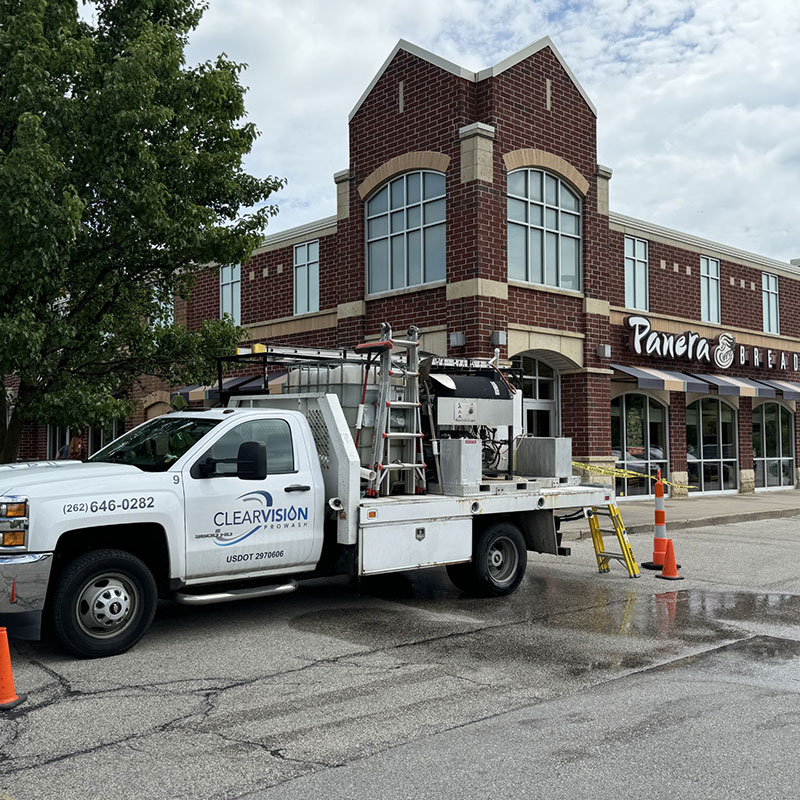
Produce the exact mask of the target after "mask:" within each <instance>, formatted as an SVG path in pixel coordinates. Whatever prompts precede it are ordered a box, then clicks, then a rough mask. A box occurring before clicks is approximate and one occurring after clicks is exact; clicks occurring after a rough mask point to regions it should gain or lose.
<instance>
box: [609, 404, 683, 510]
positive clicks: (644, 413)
mask: <svg viewBox="0 0 800 800" xmlns="http://www.w3.org/2000/svg"><path fill="white" fill-rule="evenodd" d="M611 452H612V453H613V455H614V457H615V458H616V461H617V464H616V466H617V469H624V470H629V471H630V472H639V473H641V475H642V477H641V478H636V477H627V478H617V479H616V486H615V491H616V493H617V494H618V495H620V496H621V497H628V496H629V495H649V494H653V492H654V491H655V489H654V482H653V481H651V480H650V479H648V478H646V477H645V476H646V475H655V474H656V472H657V470H659V469H660V470H661V477H662V478H664V479H666V478H667V477H668V475H667V470H668V467H669V460H668V457H667V408H666V406H664V405H662V404H661V403H659V402H658V401H657V400H654V399H653V398H652V397H648V396H647V395H643V394H624V395H621V396H620V397H615V398H614V399H613V400H612V401H611Z"/></svg>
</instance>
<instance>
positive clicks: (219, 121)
mask: <svg viewBox="0 0 800 800" xmlns="http://www.w3.org/2000/svg"><path fill="white" fill-rule="evenodd" d="M94 10H95V17H94V19H96V22H92V23H88V22H86V21H84V20H82V19H81V18H80V16H79V14H78V6H77V2H76V0H0V300H1V301H2V302H0V378H2V381H3V385H2V386H0V461H2V462H6V461H11V460H13V459H14V458H15V457H16V454H17V451H18V445H19V440H20V435H21V431H22V425H23V423H24V422H25V421H28V420H30V421H42V422H44V421H46V422H54V423H57V424H62V425H82V424H94V423H97V422H103V421H108V420H109V419H111V418H113V417H115V416H116V417H119V416H120V415H123V414H124V413H126V411H128V410H129V408H130V406H129V403H128V401H127V400H126V399H125V393H126V390H127V389H128V387H130V386H131V385H132V384H134V383H135V381H136V379H137V377H138V376H140V375H142V374H147V375H156V376H158V377H160V378H162V379H164V380H166V381H168V382H170V383H177V382H187V383H189V382H198V381H201V380H207V379H209V378H210V376H211V374H213V371H212V367H213V361H214V358H215V356H216V355H218V354H219V353H221V352H231V350H232V348H233V347H234V346H235V343H236V342H237V340H238V337H239V333H240V332H239V331H238V329H236V328H235V326H234V325H233V323H232V322H231V321H229V320H224V321H221V320H213V321H208V322H206V323H205V325H204V326H203V328H202V329H201V330H200V331H196V332H189V331H187V330H186V328H185V327H182V326H180V325H175V324H173V323H172V322H171V319H170V315H169V314H168V313H166V312H165V309H167V308H168V307H170V306H171V304H172V301H173V298H174V297H175V296H181V297H185V296H187V293H188V292H189V291H190V289H191V285H192V281H193V279H194V278H195V277H196V276H197V274H198V272H199V271H200V270H203V269H207V268H208V265H210V264H229V263H239V262H242V261H244V260H246V259H247V258H248V256H249V254H250V253H251V252H252V250H253V248H254V247H255V246H256V245H257V244H258V243H259V241H260V239H261V237H262V235H263V231H264V229H265V227H266V223H267V220H268V218H269V217H270V216H271V215H273V214H275V213H276V209H275V207H274V206H271V205H266V204H265V203H264V201H266V199H267V198H268V197H269V195H270V194H271V193H272V192H274V191H275V190H276V189H278V188H280V187H281V186H282V185H283V181H282V180H280V179H277V178H274V177H267V178H255V177H253V176H251V175H249V174H247V173H246V172H245V170H244V169H243V165H242V159H243V157H244V156H245V155H246V154H247V153H248V152H249V151H250V149H251V147H252V145H253V142H254V140H255V138H256V136H257V131H256V129H255V127H254V126H253V125H252V124H251V123H249V122H247V121H246V119H245V106H244V93H245V89H244V87H243V86H242V85H241V83H240V75H241V71H242V67H243V65H240V64H236V63H234V62H232V61H230V60H229V59H228V58H227V57H226V56H225V55H221V56H219V57H218V58H217V59H216V61H214V62H213V63H212V62H206V63H202V64H199V65H197V66H188V65H187V64H186V60H185V55H184V50H185V47H186V44H187V42H188V37H189V35H190V33H191V32H192V31H193V30H194V29H195V28H196V26H197V24H198V22H199V21H200V18H201V16H202V14H203V11H204V10H205V4H204V3H202V2H197V0H97V2H95V4H94ZM243 209H246V210H247V209H249V210H248V211H247V212H246V213H243ZM9 402H10V403H12V405H13V412H12V414H11V417H10V422H9V423H8V424H6V418H7V413H6V411H7V404H8V403H9Z"/></svg>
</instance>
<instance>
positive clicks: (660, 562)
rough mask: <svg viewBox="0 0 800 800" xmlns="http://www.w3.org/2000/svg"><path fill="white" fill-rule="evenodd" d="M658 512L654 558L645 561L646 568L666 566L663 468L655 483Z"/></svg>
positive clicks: (654, 539) (655, 525) (654, 528)
mask: <svg viewBox="0 0 800 800" xmlns="http://www.w3.org/2000/svg"><path fill="white" fill-rule="evenodd" d="M655 494H656V498H655V500H656V513H655V520H654V524H653V560H652V561H645V562H644V563H643V564H642V566H643V567H644V568H645V569H661V568H662V567H663V566H664V553H665V551H666V549H667V511H666V505H665V504H664V483H663V482H662V480H661V470H658V480H657V481H656V485H655Z"/></svg>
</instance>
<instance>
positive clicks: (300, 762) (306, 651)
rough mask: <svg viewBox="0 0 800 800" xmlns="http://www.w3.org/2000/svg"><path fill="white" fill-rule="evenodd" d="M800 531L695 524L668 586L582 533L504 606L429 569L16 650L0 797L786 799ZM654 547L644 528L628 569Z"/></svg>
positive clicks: (325, 585)
mask: <svg viewBox="0 0 800 800" xmlns="http://www.w3.org/2000/svg"><path fill="white" fill-rule="evenodd" d="M799 524H800V520H798V519H786V520H774V521H771V522H770V523H769V524H768V525H765V524H763V523H757V522H752V523H746V524H741V525H736V526H729V527H728V528H720V527H714V528H697V529H693V530H691V531H686V532H685V533H684V534H683V535H682V536H680V537H679V536H676V547H677V549H678V554H679V560H680V561H681V562H682V564H683V569H682V573H683V574H684V575H685V576H686V580H683V581H679V582H666V581H659V580H657V579H655V577H654V576H653V574H652V573H645V574H644V575H643V576H642V577H641V578H639V579H637V580H631V579H629V578H628V577H627V576H626V574H625V572H624V570H622V569H621V567H620V566H619V565H616V564H615V565H612V572H611V573H610V574H609V575H604V576H601V575H598V574H597V572H596V567H595V566H594V556H593V553H592V551H591V544H590V543H589V542H586V541H579V542H573V543H572V546H573V548H574V555H573V557H572V558H570V559H556V558H551V557H542V556H536V555H532V556H531V559H530V563H529V572H528V575H527V576H526V579H525V582H524V583H523V586H522V587H521V588H520V590H519V591H518V592H516V593H515V594H514V595H512V596H511V597H508V598H500V599H495V600H477V599H470V598H466V597H463V596H462V595H460V593H459V592H458V591H457V590H455V589H454V588H453V587H452V586H451V585H450V584H449V582H448V581H447V578H446V575H445V574H444V571H443V570H430V571H425V572H419V573H410V574H406V575H401V576H391V577H386V578H383V579H378V578H373V579H370V580H368V581H363V582H361V583H360V584H358V585H353V584H351V583H350V582H349V581H347V580H344V579H334V580H329V581H315V582H312V583H309V584H306V585H305V586H303V587H302V588H301V590H300V591H298V592H297V593H296V594H294V595H288V596H284V597H277V598H272V599H264V600H255V601H249V602H243V603H238V604H231V605H225V606H216V607H215V606H209V607H205V608H202V607H201V608H190V607H181V606H174V605H169V604H163V605H162V606H160V608H159V612H158V614H157V617H156V621H155V624H154V628H153V631H152V632H151V634H150V635H149V636H148V637H147V638H145V639H144V640H143V641H142V642H141V643H140V644H139V645H138V646H137V647H136V648H135V649H134V650H132V651H131V652H129V653H126V654H124V655H122V656H118V657H115V658H110V659H102V660H99V661H75V660H72V659H70V658H67V657H65V656H63V655H61V654H60V653H59V652H57V651H55V650H54V649H53V648H52V647H51V646H50V645H49V644H48V643H46V642H43V643H23V642H19V643H14V645H13V648H12V657H13V663H14V677H15V681H16V685H17V689H18V690H19V691H27V692H28V693H29V694H30V699H29V700H28V701H27V702H26V703H25V704H24V705H22V706H20V707H19V708H18V709H17V710H15V711H13V712H6V713H4V714H2V716H0V789H2V790H4V791H5V792H6V793H7V794H8V795H10V796H11V797H13V798H16V800H36V799H37V798H42V799H44V798H47V799H48V800H49V799H50V798H59V800H62V799H63V800H70V799H71V798H85V797H88V796H91V795H100V796H117V797H120V798H128V797H131V798H133V797H136V798H162V797H163V798H218V799H219V800H222V798H226V799H227V798H231V799H233V798H240V797H242V798H244V797H248V798H256V797H259V798H261V797H263V798H272V797H276V798H277V797H281V798H291V797H298V798H300V797H313V796H330V797H359V798H360V797H364V798H367V797H370V798H371V797H376V796H378V795H381V796H383V797H387V798H393V797H397V798H400V797H420V796H424V797H439V796H441V797H454V796H459V797H462V796H463V797H476V798H477V797H481V798H485V797H490V796H492V797H495V796H503V795H512V794H513V795H514V796H529V797H540V796H541V797H544V796H547V797H548V798H549V797H573V798H574V797H577V796H582V795H583V794H586V792H587V789H589V788H591V789H592V794H593V796H596V797H604V796H608V797H619V796H620V789H621V788H623V787H624V788H625V792H624V794H625V796H626V797H638V796H641V797H662V796H663V797H667V796H670V797H675V796H693V797H727V796H731V797H734V796H735V797H745V796H746V797H748V799H749V800H752V799H753V798H757V797H777V796H787V797H788V796H793V795H794V794H795V793H796V791H795V787H796V786H798V785H800V774H798V767H797V766H795V764H796V762H797V759H796V757H794V756H792V757H791V758H789V757H788V753H789V751H790V749H791V748H793V752H795V753H796V751H797V749H798V747H800V535H798V525H799ZM648 546H649V542H648V540H647V538H646V537H635V538H634V547H635V548H636V551H637V557H638V558H639V560H641V561H644V560H647V558H648V556H649V554H648V553H647V547H648ZM784 753H786V755H787V760H786V761H785V762H784V761H783V760H782V755H783V754H784ZM745 766H746V769H745V768H744V767H745ZM270 787H273V788H270ZM532 787H536V789H535V790H534V789H532ZM668 789H671V790H670V791H668ZM606 790H607V791H608V794H607V795H606V794H604V792H605V791H606ZM717 790H718V791H717ZM2 797H3V793H2V791H0V798H2Z"/></svg>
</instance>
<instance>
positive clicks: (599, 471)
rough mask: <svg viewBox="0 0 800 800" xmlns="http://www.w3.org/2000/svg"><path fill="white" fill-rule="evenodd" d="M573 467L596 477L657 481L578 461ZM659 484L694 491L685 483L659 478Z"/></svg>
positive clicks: (629, 471) (692, 487)
mask: <svg viewBox="0 0 800 800" xmlns="http://www.w3.org/2000/svg"><path fill="white" fill-rule="evenodd" d="M572 466H573V467H579V468H580V469H584V470H586V471H587V472H596V473H597V474H598V475H610V476H611V477H613V478H650V480H653V481H657V480H658V476H657V475H648V474H647V473H646V472H635V471H634V470H631V469H616V468H615V467H599V466H597V465H596V464H583V463H581V462H580V461H573V462H572ZM661 483H663V484H664V486H674V487H675V488H676V489H696V488H697V487H696V486H692V485H690V484H687V483H672V481H665V480H664V479H663V478H661Z"/></svg>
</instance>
